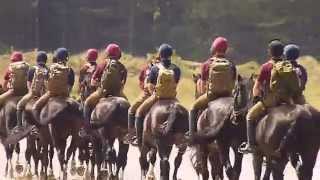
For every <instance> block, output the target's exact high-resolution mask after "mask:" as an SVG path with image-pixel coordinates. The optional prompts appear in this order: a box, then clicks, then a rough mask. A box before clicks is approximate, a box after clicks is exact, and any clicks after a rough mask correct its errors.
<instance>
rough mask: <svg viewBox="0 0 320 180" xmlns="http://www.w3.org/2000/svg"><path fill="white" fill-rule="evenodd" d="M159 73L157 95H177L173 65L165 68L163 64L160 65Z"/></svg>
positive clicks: (166, 97)
mask: <svg viewBox="0 0 320 180" xmlns="http://www.w3.org/2000/svg"><path fill="white" fill-rule="evenodd" d="M158 67H159V73H158V78H157V84H156V87H155V95H156V96H157V97H158V98H164V99H171V98H175V97H176V95H177V90H176V88H177V83H176V80H175V74H174V71H173V68H172V66H170V67H169V68H165V67H164V66H163V65H162V64H159V65H158Z"/></svg>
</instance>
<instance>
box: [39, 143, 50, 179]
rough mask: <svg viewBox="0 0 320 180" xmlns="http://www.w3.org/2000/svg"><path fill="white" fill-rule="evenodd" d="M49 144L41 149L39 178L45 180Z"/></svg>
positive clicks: (46, 176)
mask: <svg viewBox="0 0 320 180" xmlns="http://www.w3.org/2000/svg"><path fill="white" fill-rule="evenodd" d="M48 148H49V144H44V145H42V147H41V164H42V166H41V178H42V179H47V178H48V175H47V170H48V164H49V157H48V155H49V149H48Z"/></svg>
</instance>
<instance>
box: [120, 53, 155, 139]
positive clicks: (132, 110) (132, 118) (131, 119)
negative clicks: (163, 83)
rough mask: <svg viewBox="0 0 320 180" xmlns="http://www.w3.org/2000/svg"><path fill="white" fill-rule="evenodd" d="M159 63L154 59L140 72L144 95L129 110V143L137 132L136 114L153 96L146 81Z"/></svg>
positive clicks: (141, 87) (140, 82) (140, 83)
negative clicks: (152, 69)
mask: <svg viewBox="0 0 320 180" xmlns="http://www.w3.org/2000/svg"><path fill="white" fill-rule="evenodd" d="M158 62H159V58H158V57H157V58H153V59H151V60H150V61H149V62H148V64H146V65H145V66H144V67H143V68H142V69H141V71H140V74H139V86H140V89H141V90H142V93H141V95H140V96H139V97H138V99H137V100H136V101H135V102H134V103H133V104H132V105H131V107H130V108H129V113H128V135H127V137H126V139H128V141H130V140H132V139H134V137H135V132H136V131H135V128H134V124H135V114H136V111H137V109H138V108H139V107H140V106H141V104H142V103H143V102H144V101H145V100H146V99H148V98H149V97H150V96H151V94H152V92H150V91H149V89H148V87H147V82H146V81H147V79H148V76H149V74H150V70H151V68H152V67H153V66H155V65H156V64H157V63H158Z"/></svg>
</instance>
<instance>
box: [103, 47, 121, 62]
mask: <svg viewBox="0 0 320 180" xmlns="http://www.w3.org/2000/svg"><path fill="white" fill-rule="evenodd" d="M106 54H107V56H108V57H109V58H113V59H115V60H118V59H120V58H121V49H120V47H119V45H117V44H109V45H108V46H107V48H106Z"/></svg>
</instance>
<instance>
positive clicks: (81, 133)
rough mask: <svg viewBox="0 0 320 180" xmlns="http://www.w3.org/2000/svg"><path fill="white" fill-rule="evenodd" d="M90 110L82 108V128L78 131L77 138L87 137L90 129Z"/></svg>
mask: <svg viewBox="0 0 320 180" xmlns="http://www.w3.org/2000/svg"><path fill="white" fill-rule="evenodd" d="M90 115H91V114H90V109H89V107H86V106H84V108H83V117H84V120H85V122H84V127H82V128H81V129H80V131H79V136H80V137H82V138H84V137H88V136H89V131H90V129H91V127H90Z"/></svg>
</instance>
